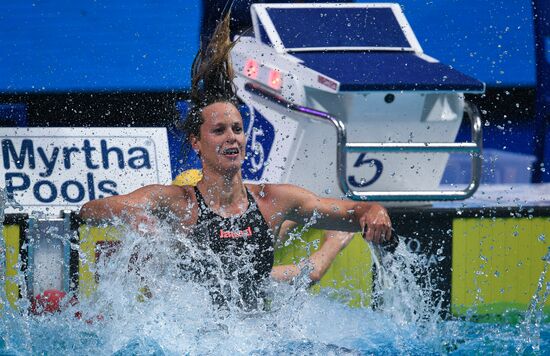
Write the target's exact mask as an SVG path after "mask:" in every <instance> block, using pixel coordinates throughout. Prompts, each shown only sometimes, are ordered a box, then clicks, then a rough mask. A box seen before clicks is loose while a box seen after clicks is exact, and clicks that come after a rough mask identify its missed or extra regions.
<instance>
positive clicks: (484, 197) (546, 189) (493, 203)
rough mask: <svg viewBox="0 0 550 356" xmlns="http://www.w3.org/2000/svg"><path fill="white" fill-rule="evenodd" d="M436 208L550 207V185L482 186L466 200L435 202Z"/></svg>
mask: <svg viewBox="0 0 550 356" xmlns="http://www.w3.org/2000/svg"><path fill="white" fill-rule="evenodd" d="M432 206H433V207H434V208H482V209H483V208H491V209H494V208H499V207H523V208H526V207H550V184H549V183H546V184H512V185H510V184H487V185H485V184H482V185H480V187H479V188H478V190H477V191H476V192H475V194H474V195H473V196H472V197H471V198H469V199H466V200H461V201H453V202H435V203H433V205H432Z"/></svg>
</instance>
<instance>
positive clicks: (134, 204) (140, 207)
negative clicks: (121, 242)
mask: <svg viewBox="0 0 550 356" xmlns="http://www.w3.org/2000/svg"><path fill="white" fill-rule="evenodd" d="M165 188H166V187H165V186H163V185H148V186H145V187H142V188H139V189H137V190H135V191H133V192H131V193H129V194H125V195H115V196H111V197H106V198H102V199H96V200H91V201H89V202H87V203H86V204H84V205H83V206H82V208H81V209H80V218H82V219H83V220H84V221H85V222H86V223H88V224H101V223H105V222H110V221H113V220H115V219H121V220H122V221H123V222H126V223H130V224H134V223H137V224H139V223H141V222H144V221H141V220H144V219H147V216H148V215H149V214H148V212H151V211H155V210H157V209H158V208H159V207H158V205H159V200H161V192H162V190H163V189H165ZM136 226H137V225H136Z"/></svg>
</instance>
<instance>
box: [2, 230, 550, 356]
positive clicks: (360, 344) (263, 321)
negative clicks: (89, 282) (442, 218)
mask: <svg viewBox="0 0 550 356" xmlns="http://www.w3.org/2000/svg"><path fill="white" fill-rule="evenodd" d="M173 239H176V240H177V237H173ZM128 241H131V243H129V242H125V243H124V244H123V248H121V249H120V251H119V252H117V253H116V254H115V255H112V256H110V257H109V259H108V260H106V261H102V262H103V263H101V264H99V268H98V273H99V275H100V276H99V278H100V283H99V285H98V289H97V291H96V292H95V293H94V294H93V295H92V296H91V297H90V298H88V299H83V300H81V301H80V303H78V304H75V305H71V304H70V303H67V302H68V300H65V302H66V303H65V304H66V308H65V309H64V310H63V311H61V312H59V313H55V314H47V315H41V316H36V315H31V314H29V313H21V312H17V311H13V310H11V309H9V308H6V309H5V311H2V316H1V323H0V334H1V336H2V338H1V341H0V343H1V344H0V352H1V353H2V354H12V355H28V354H84V355H87V354H94V355H95V354H115V355H153V354H154V355H182V354H189V355H198V354H200V355H209V354H211V355H235V354H244V355H369V354H413V355H415V354H417V355H426V354H428V355H429V354H472V353H474V354H485V353H491V354H495V353H506V354H511V353H520V354H544V353H546V352H548V351H547V350H550V323H548V321H547V320H545V316H544V315H543V313H542V307H541V306H542V305H543V304H544V300H543V299H546V298H547V297H548V292H549V289H550V288H548V286H547V285H541V286H540V287H541V288H540V290H539V291H538V294H537V296H535V298H534V303H533V306H532V307H531V309H530V310H529V311H528V312H527V313H525V314H522V315H521V316H520V318H519V320H517V322H514V323H497V322H491V323H480V322H474V321H469V320H466V319H456V320H452V319H451V320H442V319H441V318H440V316H439V315H440V314H439V311H440V310H439V304H438V301H434V300H431V299H430V298H431V297H430V296H431V295H432V290H431V289H430V288H431V287H430V286H429V285H428V286H419V285H417V284H415V283H416V282H415V279H414V278H412V269H411V268H412V267H413V266H414V265H417V268H418V264H419V263H420V261H419V260H418V258H419V257H418V256H413V255H411V254H409V253H407V252H406V251H405V249H404V248H402V246H400V247H399V248H398V249H397V252H396V254H395V256H393V257H392V256H389V257H384V258H387V259H391V260H392V261H393V262H391V261H390V262H388V261H384V267H381V269H383V271H381V273H380V274H379V275H380V278H383V279H382V280H380V281H379V283H381V285H383V286H384V288H383V290H382V291H381V293H383V298H384V303H383V304H382V306H381V307H380V308H379V309H378V310H373V309H371V308H351V307H349V306H347V305H346V304H344V303H342V302H341V301H340V299H341V298H339V299H338V300H337V299H335V298H333V296H334V294H335V293H336V294H337V293H338V292H337V291H333V290H330V289H323V290H322V291H321V292H320V293H318V294H312V293H311V292H309V291H308V289H307V278H305V276H303V277H302V278H299V279H297V280H296V281H295V283H294V284H292V285H289V284H279V283H275V282H273V283H271V285H270V286H269V287H268V291H269V295H270V298H269V299H270V301H271V302H270V307H269V308H268V310H267V311H253V312H245V311H243V310H241V309H239V308H238V307H237V306H235V305H229V306H228V308H227V309H221V310H220V309H218V308H216V307H214V306H213V305H212V303H211V298H210V296H209V293H208V291H207V290H206V289H205V288H203V287H202V286H201V285H197V284H194V283H192V282H186V281H183V280H181V278H179V277H178V267H177V266H178V263H181V262H182V261H178V259H179V258H178V257H177V256H175V255H174V252H173V251H174V249H173V244H172V243H171V242H169V241H170V239H163V240H162V241H160V240H156V243H155V244H152V243H151V237H143V236H132V237H131V238H130V239H128ZM166 241H168V242H166ZM179 242H180V243H184V242H182V241H181V240H179ZM136 249H137V250H138V251H140V253H143V255H144V256H148V258H146V259H143V261H142V263H143V265H142V266H141V268H140V271H139V275H138V274H136V273H133V272H132V271H130V272H129V271H128V265H129V261H130V259H131V258H132V254H133V253H135V252H136ZM153 252H154V254H153ZM192 253H195V252H194V251H192ZM423 272H425V273H429V271H423ZM542 280H544V279H542ZM144 285H146V286H147V288H148V289H149V290H150V292H151V294H152V297H151V298H144V297H143V296H142V294H143V293H142V292H143V287H144ZM67 299H68V298H67ZM28 307H29V302H28V301H26V300H24V299H22V300H20V302H19V309H20V310H27V309H28ZM77 313H78V314H79V318H76V317H75V314H77ZM472 320H473V319H472Z"/></svg>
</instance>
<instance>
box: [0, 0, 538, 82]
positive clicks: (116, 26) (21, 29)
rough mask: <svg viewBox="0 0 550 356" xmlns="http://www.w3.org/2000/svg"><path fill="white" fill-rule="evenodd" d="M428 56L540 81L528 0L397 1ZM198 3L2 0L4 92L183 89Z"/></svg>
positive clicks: (493, 77) (481, 72) (469, 70)
mask: <svg viewBox="0 0 550 356" xmlns="http://www.w3.org/2000/svg"><path fill="white" fill-rule="evenodd" d="M400 4H401V5H402V7H403V9H404V12H405V15H406V17H407V19H408V20H409V22H410V24H411V26H412V28H413V30H414V31H415V33H416V36H417V37H418V39H419V42H420V44H421V46H422V47H423V48H424V51H425V53H427V54H428V55H431V56H433V57H435V58H437V59H439V60H441V61H442V62H444V63H447V64H450V65H452V66H453V67H454V68H456V69H458V70H460V71H462V72H464V73H465V74H468V75H471V76H473V77H476V78H478V79H480V80H482V81H485V82H487V84H488V85H489V86H534V84H535V61H534V40H533V24H532V19H533V17H532V10H531V5H530V2H529V1H528V0H492V1H491V0H478V1H473V0H460V1H459V0H403V1H400ZM200 16H201V3H200V1H195V0H179V1H170V2H164V1H129V0H121V1H105V0H98V1H91V0H82V1H68V0H57V1H49V2H42V1H25V0H22V1H4V2H1V3H0V93H37V92H49V93H55V92H68V91H75V92H77V91H78V92H82V91H93V92H97V91H107V92H109V91H172V90H174V91H181V90H186V89H188V88H189V84H190V83H189V72H190V67H191V63H192V60H193V56H194V54H195V53H196V51H197V48H198V37H199V21H200Z"/></svg>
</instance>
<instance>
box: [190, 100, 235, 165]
mask: <svg viewBox="0 0 550 356" xmlns="http://www.w3.org/2000/svg"><path fill="white" fill-rule="evenodd" d="M202 118H203V124H202V125H201V127H200V137H196V136H193V137H192V138H191V144H192V146H193V149H195V150H198V152H199V153H200V157H201V159H202V163H203V166H209V167H210V168H213V169H216V170H219V171H221V173H226V172H236V171H240V169H241V166H242V163H243V161H244V157H245V147H246V145H245V143H246V140H245V135H244V129H243V120H242V118H241V114H240V113H239V111H238V110H237V108H236V107H235V106H234V105H233V104H231V103H227V102H220V103H214V104H210V105H208V106H206V107H205V108H204V109H203V110H202Z"/></svg>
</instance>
